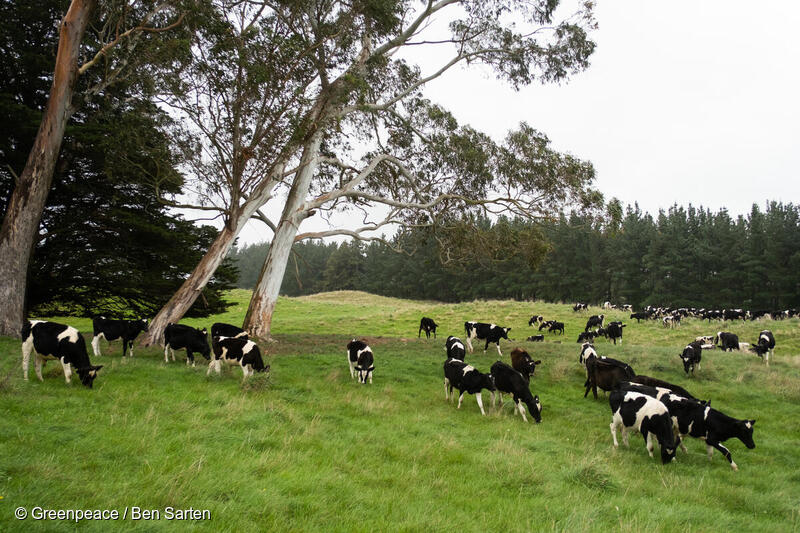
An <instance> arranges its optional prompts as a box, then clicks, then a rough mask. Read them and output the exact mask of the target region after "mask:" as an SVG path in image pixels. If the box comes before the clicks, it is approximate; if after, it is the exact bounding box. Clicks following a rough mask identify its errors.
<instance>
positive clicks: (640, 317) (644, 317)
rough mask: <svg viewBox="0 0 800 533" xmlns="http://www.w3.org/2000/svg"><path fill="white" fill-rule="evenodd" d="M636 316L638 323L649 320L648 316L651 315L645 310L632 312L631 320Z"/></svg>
mask: <svg viewBox="0 0 800 533" xmlns="http://www.w3.org/2000/svg"><path fill="white" fill-rule="evenodd" d="M634 318H635V319H636V323H637V324H638V323H640V322H641V321H642V320H647V319H648V318H650V315H649V314H648V313H645V312H644V311H640V312H638V313H631V320H633V319H634Z"/></svg>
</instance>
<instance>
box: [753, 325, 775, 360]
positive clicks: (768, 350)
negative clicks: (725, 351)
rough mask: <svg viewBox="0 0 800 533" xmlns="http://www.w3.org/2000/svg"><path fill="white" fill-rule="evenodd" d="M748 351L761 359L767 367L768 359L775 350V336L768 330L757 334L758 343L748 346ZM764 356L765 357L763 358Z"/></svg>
mask: <svg viewBox="0 0 800 533" xmlns="http://www.w3.org/2000/svg"><path fill="white" fill-rule="evenodd" d="M750 349H751V350H752V351H753V352H755V353H756V354H757V355H758V356H759V357H761V358H763V359H764V361H765V362H766V363H767V366H769V358H770V356H772V353H773V350H774V349H775V336H774V335H773V334H772V332H771V331H770V330H768V329H765V330H764V331H762V332H761V333H759V334H758V341H757V342H756V343H755V344H752V345H751V346H750ZM764 356H766V357H764Z"/></svg>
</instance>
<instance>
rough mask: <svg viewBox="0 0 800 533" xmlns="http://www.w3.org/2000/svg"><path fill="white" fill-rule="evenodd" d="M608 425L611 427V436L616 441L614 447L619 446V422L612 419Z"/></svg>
mask: <svg viewBox="0 0 800 533" xmlns="http://www.w3.org/2000/svg"><path fill="white" fill-rule="evenodd" d="M608 427H609V428H611V438H612V440H613V441H614V447H615V448H618V447H619V442H617V423H616V422H615V421H614V420H612V421H611V423H610V424H609V425H608Z"/></svg>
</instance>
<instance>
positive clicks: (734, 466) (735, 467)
mask: <svg viewBox="0 0 800 533" xmlns="http://www.w3.org/2000/svg"><path fill="white" fill-rule="evenodd" d="M731 468H733V471H734V472H738V471H739V467H738V466H736V463H731Z"/></svg>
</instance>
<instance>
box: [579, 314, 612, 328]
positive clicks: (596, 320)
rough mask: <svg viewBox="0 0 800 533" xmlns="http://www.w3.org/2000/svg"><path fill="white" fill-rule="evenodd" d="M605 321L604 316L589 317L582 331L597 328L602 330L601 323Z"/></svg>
mask: <svg viewBox="0 0 800 533" xmlns="http://www.w3.org/2000/svg"><path fill="white" fill-rule="evenodd" d="M605 319H606V315H592V316H590V317H589V320H587V321H586V327H585V328H583V331H589V330H590V329H591V328H593V327H595V326H597V327H600V328H602V327H603V321H604V320H605Z"/></svg>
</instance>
